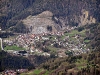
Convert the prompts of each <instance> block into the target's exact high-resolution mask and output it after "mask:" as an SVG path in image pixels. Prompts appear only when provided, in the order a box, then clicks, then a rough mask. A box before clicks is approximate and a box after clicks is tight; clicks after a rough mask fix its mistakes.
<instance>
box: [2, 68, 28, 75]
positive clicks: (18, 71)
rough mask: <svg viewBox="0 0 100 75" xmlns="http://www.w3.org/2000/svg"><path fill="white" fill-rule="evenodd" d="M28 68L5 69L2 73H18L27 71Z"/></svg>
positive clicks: (13, 74)
mask: <svg viewBox="0 0 100 75" xmlns="http://www.w3.org/2000/svg"><path fill="white" fill-rule="evenodd" d="M27 71H28V69H16V70H5V71H3V72H2V73H1V75H18V74H19V73H23V72H27Z"/></svg>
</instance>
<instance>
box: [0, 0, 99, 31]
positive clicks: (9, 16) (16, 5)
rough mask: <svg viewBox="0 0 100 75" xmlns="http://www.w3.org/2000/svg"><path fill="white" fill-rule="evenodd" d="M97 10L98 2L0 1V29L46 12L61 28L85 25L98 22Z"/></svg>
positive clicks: (85, 0) (94, 0)
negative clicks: (55, 19)
mask: <svg viewBox="0 0 100 75" xmlns="http://www.w3.org/2000/svg"><path fill="white" fill-rule="evenodd" d="M99 8H100V1H99V0H63V1H62V0H26V1H24V0H20V1H18V0H15V1H13V0H1V1H0V10H1V11H0V14H1V15H0V27H2V29H7V28H9V27H11V26H16V25H18V24H19V22H20V21H21V20H22V19H25V18H26V17H28V16H29V15H37V14H39V13H42V12H44V11H46V10H48V11H50V12H52V13H53V15H54V16H55V17H57V19H58V21H57V24H59V26H60V27H61V28H64V27H66V26H67V25H70V26H77V25H85V24H88V23H94V22H95V21H100V16H99V14H100V9H99ZM81 20H84V21H83V22H84V23H83V22H81Z"/></svg>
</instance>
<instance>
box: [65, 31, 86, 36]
mask: <svg viewBox="0 0 100 75" xmlns="http://www.w3.org/2000/svg"><path fill="white" fill-rule="evenodd" d="M85 31H86V30H82V31H80V32H79V31H78V30H72V31H71V32H68V33H65V35H66V36H69V37H72V36H75V34H79V35H81V36H83V37H84V36H85Z"/></svg>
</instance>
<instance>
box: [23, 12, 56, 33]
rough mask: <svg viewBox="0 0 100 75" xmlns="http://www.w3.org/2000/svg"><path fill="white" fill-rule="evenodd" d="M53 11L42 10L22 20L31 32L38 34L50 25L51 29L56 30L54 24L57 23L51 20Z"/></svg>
mask: <svg viewBox="0 0 100 75" xmlns="http://www.w3.org/2000/svg"><path fill="white" fill-rule="evenodd" d="M52 17H53V13H52V12H50V11H44V12H42V13H40V14H39V15H36V16H31V15H30V16H28V17H27V18H26V19H24V20H22V22H23V24H25V25H26V26H27V27H28V28H29V30H30V32H31V33H35V34H39V33H46V32H48V30H47V26H52V31H54V32H56V31H57V30H56V28H55V25H57V24H56V23H55V22H54V21H53V20H52Z"/></svg>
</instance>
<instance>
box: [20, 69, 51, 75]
mask: <svg viewBox="0 0 100 75" xmlns="http://www.w3.org/2000/svg"><path fill="white" fill-rule="evenodd" d="M43 71H45V70H44V69H40V70H39V69H35V70H34V71H31V72H28V73H22V74H20V75H39V74H40V73H41V72H43ZM48 74H49V71H46V72H45V73H44V74H42V75H48Z"/></svg>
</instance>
